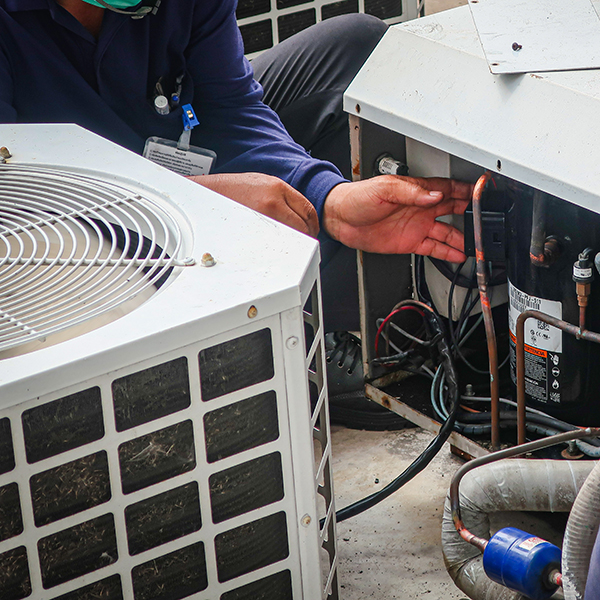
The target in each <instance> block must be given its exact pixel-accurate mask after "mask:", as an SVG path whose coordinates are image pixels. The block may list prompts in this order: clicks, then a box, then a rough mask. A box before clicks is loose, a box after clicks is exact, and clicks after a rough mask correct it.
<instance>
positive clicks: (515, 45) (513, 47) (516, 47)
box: [512, 42, 523, 52]
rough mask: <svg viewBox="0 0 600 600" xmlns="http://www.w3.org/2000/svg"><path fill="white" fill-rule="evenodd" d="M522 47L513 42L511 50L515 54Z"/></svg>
mask: <svg viewBox="0 0 600 600" xmlns="http://www.w3.org/2000/svg"><path fill="white" fill-rule="evenodd" d="M522 47H523V46H521V44H519V43H517V42H513V45H512V49H513V50H514V51H515V52H518V51H519V50H520V49H521V48H522Z"/></svg>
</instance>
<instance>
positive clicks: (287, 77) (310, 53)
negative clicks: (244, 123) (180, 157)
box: [252, 14, 387, 331]
mask: <svg viewBox="0 0 600 600" xmlns="http://www.w3.org/2000/svg"><path fill="white" fill-rule="evenodd" d="M386 29H387V26H386V25H385V23H383V22H382V21H380V20H379V19H377V18H375V17H371V16H368V15H363V14H352V15H344V16H341V17H336V18H333V19H328V20H326V21H322V22H321V23H318V24H317V25H313V26H312V27H309V28H308V29H305V30H304V31H301V32H300V33H297V34H296V35H294V36H292V37H291V38H289V39H287V40H285V41H284V42H282V43H281V44H279V45H277V46H275V47H274V48H271V49H270V50H267V51H266V52H264V53H263V54H261V55H260V56H259V57H258V58H255V59H254V60H253V61H252V66H253V67H254V72H255V76H256V79H257V80H258V81H259V82H260V84H261V85H262V86H263V88H264V90H265V98H264V99H265V102H266V103H267V104H268V105H269V106H270V107H271V108H272V109H273V110H275V111H276V112H277V114H278V115H279V117H280V118H281V120H282V122H283V124H284V125H285V127H286V128H287V130H288V131H289V133H290V135H291V136H292V137H293V138H294V140H295V141H296V142H298V143H299V144H301V145H302V146H303V147H304V148H306V150H308V151H309V152H310V153H311V154H312V156H314V157H316V158H321V159H323V160H328V161H330V162H332V163H333V164H335V165H336V166H337V168H338V169H339V170H340V171H341V172H342V174H343V175H344V177H346V178H347V179H351V164H350V133H349V129H348V115H347V114H346V113H344V111H343V109H342V95H343V93H344V91H345V89H346V88H347V87H348V85H349V84H350V82H351V81H352V79H354V76H355V75H356V73H357V72H358V71H359V69H360V68H361V66H362V65H363V63H364V62H365V60H366V59H367V57H368V56H369V54H371V52H372V50H373V49H374V48H375V46H376V45H377V43H378V42H379V40H380V39H381V37H382V36H383V34H384V33H385V30H386ZM321 257H322V263H321V281H322V287H323V308H324V311H323V312H324V324H325V330H326V331H356V330H358V329H359V316H358V282H357V277H356V253H355V251H354V250H350V249H349V248H346V247H344V246H342V245H341V244H338V243H336V242H333V241H331V240H321Z"/></svg>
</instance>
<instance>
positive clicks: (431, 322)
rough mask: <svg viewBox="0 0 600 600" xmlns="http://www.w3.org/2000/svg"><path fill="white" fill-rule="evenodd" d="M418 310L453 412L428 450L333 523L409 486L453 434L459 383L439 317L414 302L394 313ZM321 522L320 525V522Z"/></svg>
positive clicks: (340, 514)
mask: <svg viewBox="0 0 600 600" xmlns="http://www.w3.org/2000/svg"><path fill="white" fill-rule="evenodd" d="M408 305H412V306H419V307H421V308H422V309H423V310H424V311H425V315H426V319H427V324H428V326H429V328H430V329H431V338H432V341H433V340H436V347H437V350H438V353H439V356H440V362H441V365H442V367H443V369H444V372H445V374H446V377H447V379H448V392H449V395H450V397H451V398H452V408H451V410H450V415H449V417H448V419H446V421H445V422H444V423H443V425H442V427H441V428H440V431H439V432H438V434H437V436H436V437H435V438H434V439H433V440H432V441H431V442H430V443H429V445H428V446H427V448H425V450H424V451H423V452H422V453H421V455H420V456H419V457H418V458H417V459H416V460H415V461H413V462H412V463H411V465H410V466H408V467H407V468H406V469H405V470H404V471H403V472H402V473H401V474H400V475H399V476H398V477H396V479H394V480H393V481H392V482H391V483H389V484H388V485H386V486H385V487H384V488H383V489H382V490H379V491H378V492H375V493H374V494H371V495H370V496H367V497H366V498H363V499H362V500H359V501H358V502H354V503H353V504H350V505H349V506H346V507H345V508H342V509H341V510H339V511H338V512H337V513H336V519H337V521H338V523H339V522H341V521H345V520H346V519H349V518H351V517H354V516H356V515H358V514H360V513H362V512H364V511H365V510H368V509H369V508H371V507H373V506H375V505H376V504H379V502H381V501H382V500H384V499H385V498H388V497H389V496H390V495H391V494H393V493H394V492H396V491H397V490H399V489H400V488H401V487H402V486H404V485H405V484H406V483H408V482H409V481H410V480H411V479H412V478H413V477H415V476H416V475H417V474H419V473H420V472H421V471H422V470H423V469H425V468H426V467H427V465H429V463H430V462H431V461H432V460H433V458H434V457H435V456H436V455H437V453H438V452H439V451H440V450H441V448H442V447H443V445H444V444H445V442H446V441H447V439H448V437H449V436H450V434H451V433H452V431H453V430H454V422H455V420H456V412H457V410H458V405H459V391H458V380H457V378H456V371H455V369H454V361H453V358H452V353H451V351H450V347H449V345H448V342H447V340H446V338H445V335H444V324H443V321H442V319H441V317H440V316H439V315H438V314H436V312H435V311H434V310H433V309H432V308H431V307H430V306H427V305H426V304H424V303H422V302H418V301H416V300H405V301H404V302H401V303H400V304H398V305H396V306H395V307H394V310H395V309H397V308H400V307H401V306H408ZM322 522H323V521H322Z"/></svg>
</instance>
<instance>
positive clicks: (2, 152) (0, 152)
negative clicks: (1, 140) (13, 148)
mask: <svg viewBox="0 0 600 600" xmlns="http://www.w3.org/2000/svg"><path fill="white" fill-rule="evenodd" d="M0 156H1V157H2V158H11V157H12V154H11V153H10V150H9V149H8V148H7V147H6V146H2V148H0Z"/></svg>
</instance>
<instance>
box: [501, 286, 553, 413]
mask: <svg viewBox="0 0 600 600" xmlns="http://www.w3.org/2000/svg"><path fill="white" fill-rule="evenodd" d="M509 302H510V309H509V328H510V363H511V376H512V379H513V381H514V382H515V383H516V370H517V359H516V342H517V339H516V324H517V318H518V317H519V315H520V314H521V313H522V312H524V311H526V310H539V311H541V312H544V313H546V314H549V315H552V316H553V317H557V318H559V319H561V318H562V304H561V303H560V302H555V301H553V300H546V299H544V298H536V297H535V296H529V295H528V294H525V293H524V292H522V291H521V290H519V289H517V288H516V287H515V286H514V285H512V284H511V283H510V282H509ZM561 353H562V332H561V331H560V329H557V328H556V327H552V326H550V325H548V324H546V323H542V322H541V321H538V320H537V319H527V321H526V322H525V393H526V394H527V395H528V396H529V397H531V398H533V399H535V400H537V401H538V402H557V403H559V402H560V401H561V383H562V377H561V358H562V354H561Z"/></svg>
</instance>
